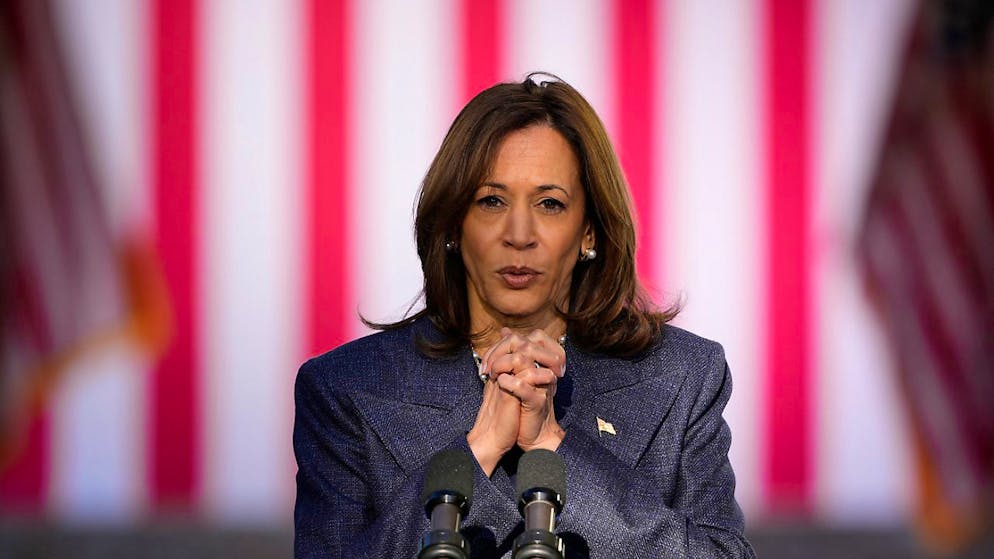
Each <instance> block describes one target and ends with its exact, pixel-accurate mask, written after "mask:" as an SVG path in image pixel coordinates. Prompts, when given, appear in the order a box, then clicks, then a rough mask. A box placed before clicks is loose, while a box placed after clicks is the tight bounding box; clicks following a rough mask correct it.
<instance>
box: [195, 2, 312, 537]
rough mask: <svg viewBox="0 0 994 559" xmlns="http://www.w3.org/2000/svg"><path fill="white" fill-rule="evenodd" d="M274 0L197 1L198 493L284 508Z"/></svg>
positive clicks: (212, 507)
mask: <svg viewBox="0 0 994 559" xmlns="http://www.w3.org/2000/svg"><path fill="white" fill-rule="evenodd" d="M296 8H297V5H296V4H293V3H287V2H282V1H281V0H253V1H234V0H231V1H217V2H206V3H204V5H203V12H202V15H203V18H202V21H203V26H202V27H201V35H200V37H199V40H200V44H201V45H202V46H203V51H202V53H201V55H202V58H201V60H202V65H201V66H200V75H199V79H200V80H201V82H200V83H201V84H202V86H203V90H202V92H201V93H202V97H201V102H202V105H201V106H202V107H203V111H202V117H203V118H202V121H201V122H202V123H203V136H202V138H203V142H204V143H203V146H202V147H203V152H202V154H203V159H202V161H203V163H204V164H203V174H202V177H201V178H202V183H201V185H202V190H203V198H202V204H203V206H202V207H203V212H202V215H200V216H198V217H199V219H200V224H201V230H200V238H201V239H202V240H203V245H202V246H203V251H202V253H201V255H200V257H201V258H200V266H201V267H202V268H201V270H202V273H203V276H202V277H201V278H200V282H201V293H202V294H203V299H202V301H201V302H200V303H201V306H202V308H203V310H204V314H205V316H204V322H203V323H202V325H203V328H204V330H203V332H202V337H201V340H202V342H203V346H202V347H203V353H202V362H201V364H202V366H203V369H202V374H203V385H202V386H203V387H204V393H203V394H204V398H203V401H202V402H201V404H202V406H201V413H202V414H203V415H202V418H203V425H204V427H205V429H206V433H205V438H204V440H203V444H204V449H203V450H204V458H205V463H204V465H203V467H204V496H203V498H204V506H205V508H206V512H207V513H208V514H209V515H212V516H215V517H218V518H220V519H222V520H237V521H267V522H281V521H283V519H285V518H286V515H287V514H288V511H289V509H290V505H291V502H292V499H291V498H290V495H291V489H290V488H291V483H292V482H291V480H292V470H291V468H290V461H289V460H288V458H287V454H288V449H289V448H290V441H289V433H290V431H291V416H290V414H291V411H290V410H291V394H292V389H291V382H292V378H293V372H294V370H295V369H296V367H297V365H298V361H299V355H300V351H299V347H300V345H301V331H300V330H301V326H302V314H301V310H300V308H299V307H300V301H299V297H300V296H301V293H300V291H301V289H300V282H299V281H298V279H299V277H300V275H301V271H300V270H301V266H300V262H299V258H298V256H297V255H298V252H299V251H300V249H299V247H301V246H302V239H301V233H302V231H300V227H298V224H299V223H300V218H299V216H300V215H301V207H300V206H301V200H300V196H301V180H302V179H301V176H300V166H301V154H302V153H303V149H302V145H301V143H302V130H301V118H302V117H301V115H300V113H299V112H298V111H299V107H300V106H301V101H302V99H304V96H303V94H302V92H301V79H302V76H301V70H300V68H301V64H302V60H304V57H303V53H302V52H301V50H300V49H301V47H302V46H303V40H302V38H301V37H302V26H301V22H300V16H301V14H299V13H297V11H296Z"/></svg>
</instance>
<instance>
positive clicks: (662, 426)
mask: <svg viewBox="0 0 994 559" xmlns="http://www.w3.org/2000/svg"><path fill="white" fill-rule="evenodd" d="M437 335H438V334H437V332H436V331H435V330H434V328H433V327H432V326H431V325H430V323H429V322H428V321H427V320H419V321H417V322H415V323H414V324H412V325H410V326H408V327H404V328H400V329H397V330H393V331H388V332H380V333H377V334H373V335H371V336H367V337H365V338H362V339H359V340H356V341H354V342H350V343H348V344H345V345H343V346H341V347H339V348H337V349H335V350H334V351H331V352H329V353H326V354H324V355H322V356H320V357H317V358H314V359H311V360H310V361H308V362H307V363H305V364H304V365H303V366H302V367H301V369H300V372H299V373H298V375H297V381H296V389H295V399H296V417H295V424H294V430H293V444H294V451H295V453H296V457H297V465H298V472H297V502H296V507H295V511H294V517H295V518H294V519H295V543H294V548H295V553H296V556H297V557H335V558H337V557H349V558H367V557H368V558H377V559H382V558H413V557H415V556H416V555H417V550H418V549H417V548H418V541H419V539H420V537H421V536H422V535H423V534H424V533H425V532H426V531H427V530H428V519H427V518H426V516H425V513H424V510H423V508H422V503H420V502H419V497H420V492H421V488H422V485H423V483H424V476H425V469H426V466H427V462H428V460H429V459H430V458H431V456H432V455H433V454H434V453H436V452H438V451H440V450H443V449H460V450H463V451H465V452H466V453H469V455H470V457H472V453H470V450H469V447H468V446H467V444H466V433H467V432H468V431H469V429H470V428H471V427H472V426H473V422H474V420H475V417H476V412H477V410H478V409H479V407H480V403H481V401H482V394H483V387H482V384H481V382H480V380H479V379H478V378H477V376H476V366H475V364H474V362H473V358H472V355H471V353H470V349H469V348H468V347H467V348H466V351H465V352H464V354H461V355H459V356H457V357H456V358H454V359H451V360H438V359H431V358H428V357H425V356H423V355H421V354H420V353H418V352H417V351H416V350H415V339H416V337H417V336H428V337H432V336H437ZM566 356H567V357H566V360H567V361H566V362H567V366H566V376H565V377H564V378H563V379H562V380H560V381H559V385H558V389H557V393H556V398H555V411H556V417H557V418H558V420H559V422H560V424H561V425H562V426H563V428H564V429H565V430H566V438H565V440H563V443H562V445H561V446H560V447H559V450H558V452H559V454H560V456H562V458H563V460H564V461H565V463H566V472H567V473H566V483H567V492H568V494H567V496H566V504H565V507H564V508H563V511H562V513H561V514H560V516H559V521H558V525H557V532H558V533H559V535H560V536H561V537H562V538H563V540H564V541H565V542H566V551H567V553H566V554H567V557H569V558H580V557H594V558H611V559H616V558H640V557H646V558H648V557H653V558H656V557H659V558H662V557H701V558H705V557H706V558H715V557H753V556H754V555H753V551H752V548H751V547H750V546H749V544H748V543H747V542H746V540H745V538H744V536H743V530H744V525H743V519H742V512H741V510H740V509H739V507H738V504H737V503H736V502H735V497H734V490H735V476H734V474H733V472H732V468H731V466H730V464H729V462H728V447H729V443H730V441H731V434H730V432H729V429H728V426H727V424H726V423H725V421H724V419H722V415H721V414H722V410H723V409H724V407H725V404H726V403H727V402H728V398H729V395H730V393H731V389H732V384H731V378H730V376H729V371H728V366H727V365H726V363H725V358H724V353H723V352H722V349H721V347H720V346H719V345H718V344H716V343H714V342H711V341H708V340H705V339H703V338H700V337H697V336H695V335H693V334H690V333H688V332H686V331H684V330H680V329H679V328H675V327H672V326H668V327H666V328H665V330H664V332H663V335H662V336H661V338H660V340H659V341H658V342H657V343H656V344H655V345H654V346H653V347H652V348H651V349H650V350H649V351H648V352H646V353H645V354H643V355H642V356H640V357H639V358H636V359H618V358H612V357H607V356H603V355H592V354H588V353H584V352H583V351H581V350H579V349H578V348H577V347H576V346H574V345H572V344H571V343H569V342H567V344H566ZM519 456H520V452H519V453H517V454H516V453H514V452H511V453H508V455H507V456H505V457H504V459H503V460H502V461H501V462H500V464H498V466H497V468H496V469H495V470H494V472H493V474H492V475H491V476H490V477H489V478H488V477H487V476H486V475H485V474H484V473H483V471H482V470H481V469H479V467H477V469H476V475H475V480H474V483H475V486H474V490H473V505H472V509H471V510H470V511H469V514H468V515H467V517H466V519H465V520H464V522H463V524H462V526H463V529H462V533H463V534H464V535H465V536H466V537H467V538H468V539H469V541H470V545H471V548H472V556H473V558H474V559H475V558H497V557H510V556H511V551H512V546H513V542H514V538H515V537H517V536H518V535H519V534H520V533H521V531H522V529H523V522H522V520H521V515H520V514H519V512H518V510H517V505H516V500H517V496H516V495H515V490H514V481H515V470H516V466H517V460H518V457H519Z"/></svg>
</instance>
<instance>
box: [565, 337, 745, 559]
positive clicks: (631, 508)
mask: <svg viewBox="0 0 994 559" xmlns="http://www.w3.org/2000/svg"><path fill="white" fill-rule="evenodd" d="M713 346H714V349H713V351H712V352H711V356H712V360H711V362H710V363H708V364H707V365H706V367H704V368H703V375H701V374H698V375H693V374H692V375H689V376H688V378H686V379H685V380H684V383H683V387H682V389H681V393H680V395H679V396H678V397H677V403H676V404H674V407H673V408H672V409H671V410H670V413H669V414H668V418H670V419H672V418H673V416H674V415H676V416H677V417H678V418H679V419H678V421H679V423H680V424H681V428H682V429H683V436H682V438H680V442H679V445H680V446H679V447H678V448H664V449H658V448H657V449H650V450H651V451H652V452H647V453H646V454H645V456H659V457H668V458H666V459H667V460H670V459H672V460H678V461H679V463H678V465H677V467H676V470H675V471H676V472H677V474H676V478H677V479H675V480H661V479H660V478H659V475H658V471H660V470H663V469H664V468H662V467H661V465H660V464H657V463H653V462H652V460H653V458H647V459H645V460H643V461H640V462H639V463H638V464H636V465H635V466H634V467H632V466H630V465H629V464H627V463H625V462H623V461H621V460H619V459H618V458H617V457H616V456H615V455H614V454H612V453H611V452H610V451H608V450H607V449H605V448H604V447H603V446H602V445H600V444H599V443H598V441H597V439H596V438H595V437H592V436H590V435H589V434H587V433H585V432H583V431H582V430H581V429H576V428H574V429H568V430H567V434H566V438H565V439H564V440H563V443H562V444H561V445H560V448H559V453H560V455H561V456H562V457H563V460H564V461H565V462H566V470H567V472H568V473H567V476H568V477H567V485H568V487H569V491H570V493H571V496H570V497H569V500H568V501H567V504H566V508H565V509H564V510H563V514H562V515H561V517H560V527H561V529H562V530H564V531H566V532H567V537H566V540H567V554H570V553H569V536H571V535H572V536H573V537H574V539H575V540H576V542H574V545H579V546H580V547H581V548H583V547H586V548H588V549H589V552H591V555H590V556H592V557H601V556H605V555H603V553H604V551H609V555H606V556H611V555H610V554H611V553H622V554H623V555H624V556H625V557H631V558H636V557H681V558H684V557H687V558H698V557H699V558H709V559H711V558H717V557H723V558H752V557H755V554H754V552H753V550H752V547H751V546H750V545H749V543H748V542H747V541H746V539H745V537H744V534H743V532H744V520H743V517H742V512H741V510H740V509H739V507H738V504H737V503H736V501H735V496H734V493H735V476H734V473H733V472H732V467H731V464H730V463H729V461H728V449H729V446H730V443H731V433H730V430H729V428H728V425H727V424H726V423H725V421H724V419H723V418H722V411H723V409H724V408H725V404H727V403H728V399H729V396H730V394H731V390H732V382H731V376H730V373H729V370H728V366H727V364H726V363H725V359H724V354H723V352H722V350H721V348H720V346H718V345H717V344H713ZM657 439H659V440H661V439H664V437H657ZM653 444H662V445H673V443H672V442H657V443H653ZM673 446H674V447H675V446H676V445H673ZM662 459H663V458H658V459H656V460H662ZM664 487H673V488H675V489H674V490H673V491H672V492H670V491H669V490H668V489H667V490H666V491H665V492H664V489H663V488H664ZM571 503H572V504H573V506H571ZM570 531H573V532H574V533H573V534H570V533H569V532H570ZM584 555H585V553H581V554H579V555H577V556H584ZM619 556H620V555H619Z"/></svg>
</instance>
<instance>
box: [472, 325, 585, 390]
mask: <svg viewBox="0 0 994 559" xmlns="http://www.w3.org/2000/svg"><path fill="white" fill-rule="evenodd" d="M556 341H557V342H559V345H560V346H562V347H564V348H565V347H566V334H563V335H562V336H559V339H558V340H556ZM469 350H470V351H472V352H473V362H474V363H476V371H477V372H476V374H477V375H478V376H479V377H480V382H487V381H488V380H490V375H489V374H487V373H484V372H483V371H481V370H480V365H482V364H483V358H482V357H480V354H479V353H477V351H476V348H475V347H473V344H472V343H470V344H469ZM535 366H536V367H538V362H536V363H535Z"/></svg>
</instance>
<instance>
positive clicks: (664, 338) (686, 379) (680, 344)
mask: <svg viewBox="0 0 994 559" xmlns="http://www.w3.org/2000/svg"><path fill="white" fill-rule="evenodd" d="M634 361H635V363H634V364H635V366H636V367H637V368H638V369H640V370H641V372H642V377H643V378H659V377H666V380H668V381H669V382H670V383H675V384H684V385H687V384H688V383H689V384H691V385H700V384H702V383H705V382H708V381H709V380H710V379H713V378H715V377H716V376H719V377H720V376H722V375H723V373H724V370H725V351H724V349H723V348H722V347H721V344H719V343H718V342H715V341H713V340H709V339H707V338H704V337H702V336H698V335H697V334H694V333H692V332H689V331H687V330H684V329H683V328H680V327H677V326H673V325H670V324H667V325H664V326H663V329H662V331H661V332H660V335H659V336H658V337H657V338H656V341H655V342H654V343H653V344H652V346H650V347H649V349H647V350H646V351H645V352H644V353H643V354H642V355H640V356H639V357H637V358H636V359H635V360H634Z"/></svg>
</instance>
